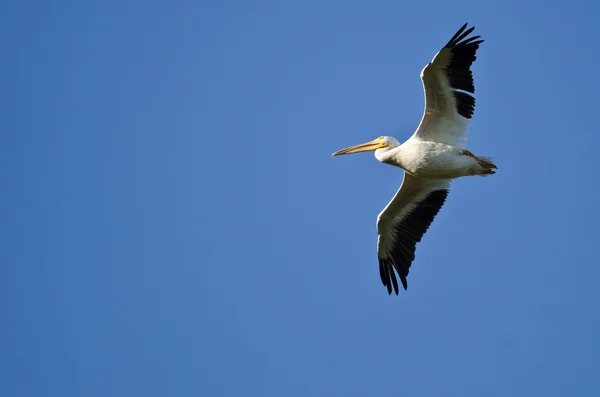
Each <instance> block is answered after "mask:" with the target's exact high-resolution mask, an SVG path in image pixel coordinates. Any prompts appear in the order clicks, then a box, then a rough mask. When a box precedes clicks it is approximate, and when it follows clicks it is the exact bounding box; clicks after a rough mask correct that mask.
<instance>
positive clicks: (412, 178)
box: [333, 24, 496, 295]
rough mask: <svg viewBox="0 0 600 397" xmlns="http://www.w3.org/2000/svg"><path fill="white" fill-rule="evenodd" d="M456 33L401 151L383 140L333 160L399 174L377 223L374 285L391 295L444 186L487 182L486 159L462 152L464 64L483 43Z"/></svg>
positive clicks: (467, 98) (425, 76) (469, 87)
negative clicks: (367, 157) (359, 160)
mask: <svg viewBox="0 0 600 397" xmlns="http://www.w3.org/2000/svg"><path fill="white" fill-rule="evenodd" d="M466 27H467V24H465V25H463V26H462V27H461V28H460V29H459V30H458V32H456V34H455V35H454V36H453V37H452V38H451V39H450V41H448V43H447V44H446V45H445V46H444V48H442V49H441V50H440V51H439V52H438V53H437V54H436V55H435V57H434V58H433V60H432V61H431V62H429V63H428V64H427V65H426V66H425V67H424V68H423V70H422V72H421V80H422V82H423V89H424V92H425V111H424V113H423V118H422V119H421V123H420V124H419V126H418V128H417V130H416V131H415V133H414V134H413V135H412V136H411V137H410V138H409V139H408V140H407V141H406V142H404V143H403V144H400V143H399V142H398V141H397V140H396V139H394V138H392V137H386V136H382V137H379V138H377V139H375V140H373V141H370V142H367V143H363V144H360V145H356V146H351V147H349V148H346V149H342V150H340V151H337V152H335V153H334V154H333V155H334V156H338V155H342V154H351V153H358V152H365V151H375V157H376V158H377V160H379V161H381V162H383V163H386V164H390V165H394V166H396V167H400V168H402V169H403V170H404V171H405V172H404V180H403V182H402V186H401V187H400V190H398V192H397V193H396V195H395V196H394V198H393V199H392V201H390V203H389V204H388V205H387V206H386V207H385V208H384V210H383V211H382V212H381V213H380V214H379V216H378V217H377V231H378V233H379V239H378V243H377V251H378V257H379V273H380V276H381V281H382V283H383V285H384V286H386V287H387V290H388V293H389V294H391V293H392V288H393V290H394V292H395V293H396V295H397V294H398V281H397V278H396V273H397V274H398V276H399V277H400V281H401V283H402V286H403V287H404V289H407V288H408V284H407V279H406V278H407V276H408V272H409V268H410V266H411V264H412V262H413V260H414V259H415V249H416V244H417V243H418V242H419V241H421V238H422V237H423V235H424V234H425V232H426V231H427V229H428V228H429V226H430V225H431V223H432V222H433V219H434V218H435V216H436V215H437V213H438V212H439V210H440V209H441V208H442V206H443V205H444V202H445V201H446V198H447V196H448V192H449V189H450V181H451V180H452V179H455V178H459V177H462V176H470V175H483V176H485V175H491V174H494V173H495V171H494V169H496V166H495V165H494V163H493V162H492V161H491V159H489V158H486V157H477V156H475V155H473V154H472V153H471V152H469V151H468V150H466V149H465V147H466V144H467V131H468V129H469V126H470V122H471V117H472V116H473V112H474V110H475V98H474V97H473V94H474V93H475V87H474V84H473V74H472V72H471V69H470V68H471V64H472V63H473V62H474V61H475V59H476V56H475V53H476V51H477V49H478V48H479V44H481V43H482V42H483V40H477V39H479V37H480V36H473V37H469V38H467V36H468V35H469V34H470V33H471V32H472V31H473V30H474V28H473V27H472V28H470V29H468V30H465V29H466Z"/></svg>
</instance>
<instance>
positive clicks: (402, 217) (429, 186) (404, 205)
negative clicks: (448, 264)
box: [377, 173, 450, 295]
mask: <svg viewBox="0 0 600 397" xmlns="http://www.w3.org/2000/svg"><path fill="white" fill-rule="evenodd" d="M449 189H450V184H449V182H448V181H447V180H433V179H420V178H416V177H414V176H411V175H410V174H407V173H404V180H403V181H402V186H401V187H400V190H398V192H397V193H396V195H395V196H394V198H393V199H392V201H390V203H389V204H388V205H387V207H385V209H384V210H383V211H382V212H381V214H379V216H378V217H377V231H378V233H379V239H378V241H377V253H378V256H379V274H380V276H381V282H382V283H383V285H384V286H386V287H387V290H388V293H389V294H391V293H392V286H393V287H394V291H395V292H396V295H398V280H397V279H396V274H395V273H394V269H395V271H396V272H397V273H398V276H400V281H401V282H402V286H403V287H404V289H405V290H406V289H407V288H408V286H407V281H406V277H407V276H408V269H409V268H410V265H411V263H412V262H413V260H414V259H415V249H416V245H417V243H418V242H419V241H421V238H422V237H423V235H424V234H425V232H426V231H427V229H429V226H430V225H431V222H433V219H434V218H435V216H436V215H437V213H438V212H439V211H440V209H441V208H442V206H443V205H444V202H445V201H446V197H447V196H448V191H449Z"/></svg>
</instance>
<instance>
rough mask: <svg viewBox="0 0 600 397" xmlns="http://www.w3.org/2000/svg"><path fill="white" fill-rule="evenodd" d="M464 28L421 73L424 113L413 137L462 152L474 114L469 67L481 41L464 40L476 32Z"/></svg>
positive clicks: (471, 77) (465, 25)
mask: <svg viewBox="0 0 600 397" xmlns="http://www.w3.org/2000/svg"><path fill="white" fill-rule="evenodd" d="M466 27H467V24H464V25H463V27H462V28H460V30H459V31H458V32H456V34H455V35H454V36H453V37H452V38H451V39H450V41H448V43H447V44H446V45H445V46H444V48H442V49H441V50H440V51H439V52H438V53H437V54H436V55H435V57H434V58H433V60H432V61H431V62H429V63H428V64H427V65H426V66H425V67H424V68H423V71H421V80H422V81H423V90H424V91H425V111H424V113H423V118H422V119H421V123H420V124H419V127H418V128H417V131H416V132H415V133H414V135H413V137H415V138H420V139H422V140H426V141H434V142H441V143H445V144H448V145H453V146H458V147H460V148H464V147H465V146H466V144H467V131H468V129H469V125H470V122H471V117H473V112H474V111H475V98H474V97H473V94H474V93H475V85H474V84H473V73H472V72H471V64H473V62H474V61H475V59H477V57H476V56H475V53H476V52H477V49H478V48H479V44H481V43H483V40H477V39H478V38H479V37H480V36H473V37H469V38H466V37H467V36H468V35H469V34H470V33H471V32H472V31H473V29H475V28H473V27H472V28H470V29H468V30H467V31H465V28H466Z"/></svg>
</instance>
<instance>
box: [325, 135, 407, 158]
mask: <svg viewBox="0 0 600 397" xmlns="http://www.w3.org/2000/svg"><path fill="white" fill-rule="evenodd" d="M398 146H400V142H398V141H397V140H396V138H393V137H391V136H380V137H379V138H377V139H374V140H372V141H369V142H365V143H361V144H360V145H354V146H350V147H347V148H345V149H342V150H338V151H337V152H335V153H333V154H332V156H340V155H342V154H352V153H360V152H372V151H375V150H377V149H386V151H387V150H389V149H393V148H395V147H398Z"/></svg>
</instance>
